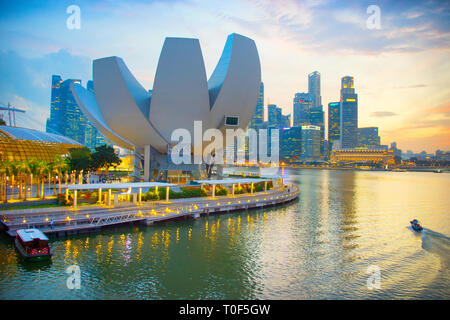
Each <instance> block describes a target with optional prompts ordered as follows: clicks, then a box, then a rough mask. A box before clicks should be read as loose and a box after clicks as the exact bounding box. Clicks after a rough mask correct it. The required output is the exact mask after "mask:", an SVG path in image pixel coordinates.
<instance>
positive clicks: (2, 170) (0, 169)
mask: <svg viewBox="0 0 450 320" xmlns="http://www.w3.org/2000/svg"><path fill="white" fill-rule="evenodd" d="M7 172H8V169H7V168H6V162H4V161H2V162H0V176H1V188H0V189H1V192H0V200H3V202H5V203H6V201H7V199H6V174H7Z"/></svg>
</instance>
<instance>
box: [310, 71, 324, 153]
mask: <svg viewBox="0 0 450 320" xmlns="http://www.w3.org/2000/svg"><path fill="white" fill-rule="evenodd" d="M308 93H309V94H310V95H311V97H312V99H313V106H312V109H311V110H310V123H309V124H311V125H314V126H318V127H320V130H321V131H320V154H321V155H323V154H324V149H323V141H324V139H325V121H324V113H323V106H322V96H321V93H320V73H319V72H318V71H314V72H312V73H310V74H309V75H308Z"/></svg>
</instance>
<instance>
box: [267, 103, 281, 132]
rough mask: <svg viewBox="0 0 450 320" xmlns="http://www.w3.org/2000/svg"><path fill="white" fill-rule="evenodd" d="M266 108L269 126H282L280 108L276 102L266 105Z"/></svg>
mask: <svg viewBox="0 0 450 320" xmlns="http://www.w3.org/2000/svg"><path fill="white" fill-rule="evenodd" d="M267 110H268V125H269V128H278V129H280V128H282V127H283V122H282V114H281V108H278V107H277V105H276V104H269V105H268V106H267Z"/></svg>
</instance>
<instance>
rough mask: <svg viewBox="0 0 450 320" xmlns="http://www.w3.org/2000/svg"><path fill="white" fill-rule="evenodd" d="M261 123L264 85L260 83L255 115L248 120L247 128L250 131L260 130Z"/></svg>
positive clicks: (262, 120) (262, 118) (262, 119)
mask: <svg viewBox="0 0 450 320" xmlns="http://www.w3.org/2000/svg"><path fill="white" fill-rule="evenodd" d="M263 122H264V83H263V82H261V85H260V87H259V96H258V101H257V103H256V108H255V113H254V114H253V116H252V118H251V119H250V123H249V125H248V127H249V128H252V129H260V128H261V126H262V124H263Z"/></svg>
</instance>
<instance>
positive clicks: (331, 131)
mask: <svg viewBox="0 0 450 320" xmlns="http://www.w3.org/2000/svg"><path fill="white" fill-rule="evenodd" d="M340 119H341V103H340V102H330V103H329V104H328V148H329V149H330V150H331V149H332V148H333V142H334V141H337V140H339V139H340V134H341V132H340V131H341V123H340V122H341V120H340Z"/></svg>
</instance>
